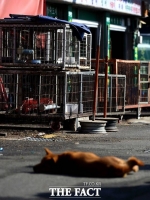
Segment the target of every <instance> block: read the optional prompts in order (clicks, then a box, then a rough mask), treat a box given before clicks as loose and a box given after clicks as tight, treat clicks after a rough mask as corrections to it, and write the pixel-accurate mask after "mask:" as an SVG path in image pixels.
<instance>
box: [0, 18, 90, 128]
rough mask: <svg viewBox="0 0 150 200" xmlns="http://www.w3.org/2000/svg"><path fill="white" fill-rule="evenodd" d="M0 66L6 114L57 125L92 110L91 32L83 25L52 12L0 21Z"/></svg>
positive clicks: (0, 104) (0, 101) (0, 103)
mask: <svg viewBox="0 0 150 200" xmlns="http://www.w3.org/2000/svg"><path fill="white" fill-rule="evenodd" d="M0 66H1V68H0V114H1V115H2V114H3V116H5V117H7V118H8V117H10V118H12V117H13V116H15V117H18V118H19V119H21V118H23V120H24V118H25V117H26V118H27V119H29V118H30V117H32V118H33V119H34V120H35V118H36V119H40V120H46V119H48V121H49V122H50V121H51V122H52V123H51V124H52V128H53V129H58V128H59V127H60V126H59V124H60V122H62V121H64V120H66V119H76V118H78V117H80V116H81V115H82V116H83V115H84V116H89V114H91V113H92V98H91V97H92V96H91V93H92V91H93V88H92V86H93V74H90V73H89V71H90V69H91V34H90V30H89V29H88V28H87V27H86V26H84V25H83V24H78V23H70V22H67V21H64V20H59V19H55V18H51V17H47V16H27V15H10V18H6V19H1V20H0ZM83 71H84V72H83ZM87 87H88V88H87ZM90 91H91V92H90ZM83 101H85V105H84V107H83ZM73 121H75V120H73Z"/></svg>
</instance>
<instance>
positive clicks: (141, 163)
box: [127, 157, 144, 167]
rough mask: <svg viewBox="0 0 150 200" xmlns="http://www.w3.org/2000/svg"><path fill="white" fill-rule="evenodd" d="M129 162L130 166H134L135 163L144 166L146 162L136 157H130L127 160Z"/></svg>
mask: <svg viewBox="0 0 150 200" xmlns="http://www.w3.org/2000/svg"><path fill="white" fill-rule="evenodd" d="M127 163H128V164H129V165H130V166H132V167H133V166H134V165H138V166H143V165H144V163H143V161H141V160H139V159H137V158H136V157H130V158H129V159H128V160H127Z"/></svg>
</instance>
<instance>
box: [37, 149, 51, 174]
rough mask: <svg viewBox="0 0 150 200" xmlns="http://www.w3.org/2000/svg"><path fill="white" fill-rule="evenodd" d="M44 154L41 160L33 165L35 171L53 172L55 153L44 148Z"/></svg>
mask: <svg viewBox="0 0 150 200" xmlns="http://www.w3.org/2000/svg"><path fill="white" fill-rule="evenodd" d="M45 152H46V155H45V156H44V158H43V159H42V160H41V162H40V163H39V164H37V165H35V166H34V167H33V170H34V172H36V173H50V172H51V173H54V172H55V155H54V154H53V153H52V152H51V151H50V150H49V149H47V148H45Z"/></svg>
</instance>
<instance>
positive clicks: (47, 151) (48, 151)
mask: <svg viewBox="0 0 150 200" xmlns="http://www.w3.org/2000/svg"><path fill="white" fill-rule="evenodd" d="M44 149H45V152H46V155H53V153H52V152H51V151H50V150H49V149H48V148H44Z"/></svg>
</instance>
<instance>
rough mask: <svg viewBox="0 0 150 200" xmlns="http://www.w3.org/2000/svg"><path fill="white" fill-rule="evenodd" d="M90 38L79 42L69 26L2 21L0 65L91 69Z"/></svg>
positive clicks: (23, 21)
mask: <svg viewBox="0 0 150 200" xmlns="http://www.w3.org/2000/svg"><path fill="white" fill-rule="evenodd" d="M90 52H91V34H87V33H84V38H83V40H82V41H79V40H78V39H77V37H75V36H74V35H73V31H72V29H71V28H70V25H69V24H61V23H58V24H57V23H54V22H51V23H50V22H44V23H42V22H41V23H40V22H39V23H38V22H37V21H36V22H34V21H28V20H24V19H19V20H17V19H5V20H0V65H2V66H7V67H8V66H9V67H12V66H15V67H23V66H24V67H29V68H31V67H41V68H48V69H68V68H77V69H80V68H81V69H88V70H89V69H90V68H91V53H90Z"/></svg>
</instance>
